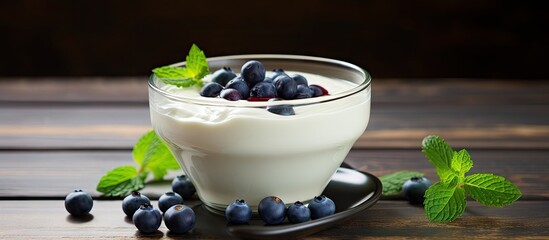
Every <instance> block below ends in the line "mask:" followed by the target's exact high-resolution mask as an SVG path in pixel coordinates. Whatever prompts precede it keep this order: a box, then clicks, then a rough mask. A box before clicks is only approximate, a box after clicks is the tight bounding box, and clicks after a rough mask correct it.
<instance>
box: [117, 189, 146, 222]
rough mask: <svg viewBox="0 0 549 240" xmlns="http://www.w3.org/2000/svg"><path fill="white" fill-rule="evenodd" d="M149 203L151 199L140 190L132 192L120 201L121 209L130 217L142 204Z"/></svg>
mask: <svg viewBox="0 0 549 240" xmlns="http://www.w3.org/2000/svg"><path fill="white" fill-rule="evenodd" d="M145 203H146V204H151V200H149V198H148V197H147V196H145V195H143V194H141V193H140V192H137V191H136V192H132V194H130V195H128V196H126V197H125V198H124V200H123V201H122V210H123V211H124V213H125V214H126V216H128V217H132V216H133V214H134V213H135V211H137V209H139V207H140V206H141V205H143V204H145Z"/></svg>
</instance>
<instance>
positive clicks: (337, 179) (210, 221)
mask: <svg viewBox="0 0 549 240" xmlns="http://www.w3.org/2000/svg"><path fill="white" fill-rule="evenodd" d="M342 166H346V165H345V164H344V165H342ZM381 190H382V187H381V182H380V180H379V179H378V178H377V177H376V176H374V175H371V174H369V173H365V172H359V171H356V170H353V169H350V168H345V167H340V168H339V169H338V170H337V172H336V174H334V176H333V178H332V180H331V181H330V183H329V184H328V186H327V187H326V189H324V192H323V194H324V195H326V196H328V197H329V198H331V199H332V200H333V201H334V202H335V204H336V213H335V214H334V215H330V216H328V217H324V218H320V219H316V220H311V221H308V222H304V223H299V224H290V223H284V224H282V225H277V226H266V225H265V224H264V223H263V222H262V221H261V219H259V218H258V217H257V216H254V217H253V219H252V220H251V221H250V223H249V224H247V225H231V224H228V223H227V220H226V219H225V216H223V215H221V214H219V213H215V212H212V211H211V210H209V209H207V208H206V207H205V206H204V205H202V204H199V205H196V206H194V207H193V210H194V212H195V214H196V220H197V223H196V226H195V228H194V230H193V232H194V233H193V235H194V234H197V235H200V234H201V233H207V234H208V235H210V234H215V235H220V236H226V237H231V236H232V237H238V238H249V239H258V238H263V239H265V238H299V237H303V236H307V235H310V234H313V233H315V232H318V231H321V230H324V229H327V228H330V227H333V226H335V225H338V224H340V223H342V222H343V221H344V220H347V219H349V218H350V217H352V216H353V215H355V214H357V213H360V212H362V211H364V210H366V209H368V208H369V207H371V206H373V205H374V204H375V203H376V202H377V200H378V199H379V197H380V196H381ZM286 222H287V221H286Z"/></svg>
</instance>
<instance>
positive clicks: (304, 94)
mask: <svg viewBox="0 0 549 240" xmlns="http://www.w3.org/2000/svg"><path fill="white" fill-rule="evenodd" d="M314 94H315V93H314V91H313V90H312V89H310V88H309V87H308V86H305V85H297V90H296V94H295V99H303V98H312V97H313V95H314Z"/></svg>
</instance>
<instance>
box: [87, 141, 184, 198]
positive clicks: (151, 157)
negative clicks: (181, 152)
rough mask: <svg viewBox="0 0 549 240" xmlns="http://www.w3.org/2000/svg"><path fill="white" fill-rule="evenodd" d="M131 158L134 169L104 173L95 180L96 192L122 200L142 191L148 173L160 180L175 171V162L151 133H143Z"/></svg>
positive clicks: (113, 170) (118, 169) (162, 144)
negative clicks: (133, 161) (134, 164)
mask: <svg viewBox="0 0 549 240" xmlns="http://www.w3.org/2000/svg"><path fill="white" fill-rule="evenodd" d="M132 154H133V158H134V160H135V162H136V163H137V165H138V168H136V167H134V166H131V165H126V166H120V167H116V168H114V169H112V170H111V171H108V172H107V173H106V174H105V175H104V176H103V177H101V179H100V180H99V183H98V184H97V187H96V189H97V191H99V192H101V193H103V194H105V195H106V196H126V195H128V194H130V193H131V192H132V191H138V190H140V189H142V188H143V187H145V180H146V179H147V177H148V176H149V173H152V174H153V176H154V179H156V180H161V179H162V178H164V176H165V175H166V174H167V172H168V170H177V169H179V165H178V163H177V161H176V160H175V158H174V157H173V155H172V154H171V152H170V151H169V150H168V148H167V147H166V145H164V143H163V142H162V141H161V140H160V138H158V136H157V135H156V133H155V132H154V131H149V132H147V133H146V134H144V135H143V136H142V137H141V138H140V139H139V140H138V141H137V143H136V144H135V145H134V147H133V152H132Z"/></svg>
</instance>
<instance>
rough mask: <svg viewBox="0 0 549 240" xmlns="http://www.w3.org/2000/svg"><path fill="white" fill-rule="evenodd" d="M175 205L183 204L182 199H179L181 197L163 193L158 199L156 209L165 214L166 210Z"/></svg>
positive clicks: (175, 194)
mask: <svg viewBox="0 0 549 240" xmlns="http://www.w3.org/2000/svg"><path fill="white" fill-rule="evenodd" d="M177 204H183V198H182V197H181V195H179V194H177V193H174V192H167V193H164V194H162V196H160V198H159V199H158V208H159V209H160V211H162V212H166V210H168V208H170V207H171V206H173V205H177Z"/></svg>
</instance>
